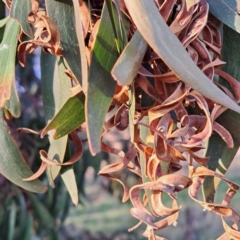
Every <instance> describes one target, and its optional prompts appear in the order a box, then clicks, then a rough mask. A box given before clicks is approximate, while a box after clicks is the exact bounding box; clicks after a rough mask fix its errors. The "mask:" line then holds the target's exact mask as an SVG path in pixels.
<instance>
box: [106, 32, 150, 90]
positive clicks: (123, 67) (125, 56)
mask: <svg viewBox="0 0 240 240" xmlns="http://www.w3.org/2000/svg"><path fill="white" fill-rule="evenodd" d="M147 46H148V45H147V43H146V41H145V40H144V39H143V37H142V35H141V34H140V33H139V32H138V31H136V32H135V33H134V35H133V37H132V39H131V41H130V42H129V43H128V44H127V46H126V47H125V49H124V50H123V52H122V53H121V55H120V57H119V58H118V60H117V62H116V63H115V65H114V67H113V69H112V72H111V73H112V76H113V78H114V79H115V80H116V81H117V83H118V85H122V86H123V85H129V84H130V83H131V82H132V81H133V79H134V78H135V77H136V75H137V73H138V70H139V68H140V66H141V63H142V60H143V57H144V55H145V53H146V50H147Z"/></svg>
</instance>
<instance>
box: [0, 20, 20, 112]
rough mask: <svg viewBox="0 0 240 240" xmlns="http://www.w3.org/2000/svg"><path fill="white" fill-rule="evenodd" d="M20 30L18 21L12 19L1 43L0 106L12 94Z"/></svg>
mask: <svg viewBox="0 0 240 240" xmlns="http://www.w3.org/2000/svg"><path fill="white" fill-rule="evenodd" d="M19 30H20V27H19V24H18V22H17V21H16V20H13V19H10V20H9V21H8V23H7V26H6V29H5V34H4V37H3V40H2V42H1V44H0V65H1V71H0V107H2V106H3V105H4V103H5V102H6V100H8V99H10V95H11V88H12V82H13V78H14V67H15V57H16V47H17V42H18V34H19Z"/></svg>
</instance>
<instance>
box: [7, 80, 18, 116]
mask: <svg viewBox="0 0 240 240" xmlns="http://www.w3.org/2000/svg"><path fill="white" fill-rule="evenodd" d="M13 78H14V76H13ZM4 108H6V109H7V110H8V111H9V112H10V113H11V115H12V116H13V117H15V118H18V117H20V115H21V105H20V101H19V97H18V92H17V89H16V83H15V79H14V81H13V83H12V87H11V97H10V99H9V100H7V101H6V102H5V104H4Z"/></svg>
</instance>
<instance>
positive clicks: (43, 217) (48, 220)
mask: <svg viewBox="0 0 240 240" xmlns="http://www.w3.org/2000/svg"><path fill="white" fill-rule="evenodd" d="M27 195H28V196H29V198H30V199H31V203H32V206H33V208H34V214H36V216H37V218H38V219H39V220H40V222H41V225H42V226H43V227H44V228H47V229H50V228H52V227H53V226H54V219H53V217H52V216H51V215H50V213H49V212H48V210H47V209H46V208H45V206H44V205H43V204H42V203H41V201H39V200H38V199H37V197H36V196H35V195H34V194H32V193H27Z"/></svg>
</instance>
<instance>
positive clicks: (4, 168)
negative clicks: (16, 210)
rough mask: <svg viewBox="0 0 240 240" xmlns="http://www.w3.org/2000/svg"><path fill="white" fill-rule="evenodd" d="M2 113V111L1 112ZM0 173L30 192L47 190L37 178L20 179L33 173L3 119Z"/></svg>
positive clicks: (0, 130) (0, 125)
mask: <svg viewBox="0 0 240 240" xmlns="http://www.w3.org/2000/svg"><path fill="white" fill-rule="evenodd" d="M1 114H2V113H1ZM0 136H1V144H0V159H1V161H0V173H1V174H2V175H3V176H4V177H6V178H7V179H9V180H10V181H11V182H13V183H14V184H16V185H18V186H20V187H22V188H24V189H26V190H28V191H31V192H38V193H43V192H45V191H46V190H47V188H46V186H45V185H43V184H42V183H41V182H40V181H39V180H34V181H31V182H25V181H23V180H22V179H23V178H27V177H29V176H31V175H32V174H33V173H32V171H31V170H30V168H29V167H28V165H27V164H26V162H25V160H24V159H23V157H22V155H21V153H20V152H19V150H18V147H17V145H16V143H15V142H14V141H13V139H12V137H11V136H10V135H9V133H8V128H7V125H6V123H5V122H3V120H1V121H0Z"/></svg>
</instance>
